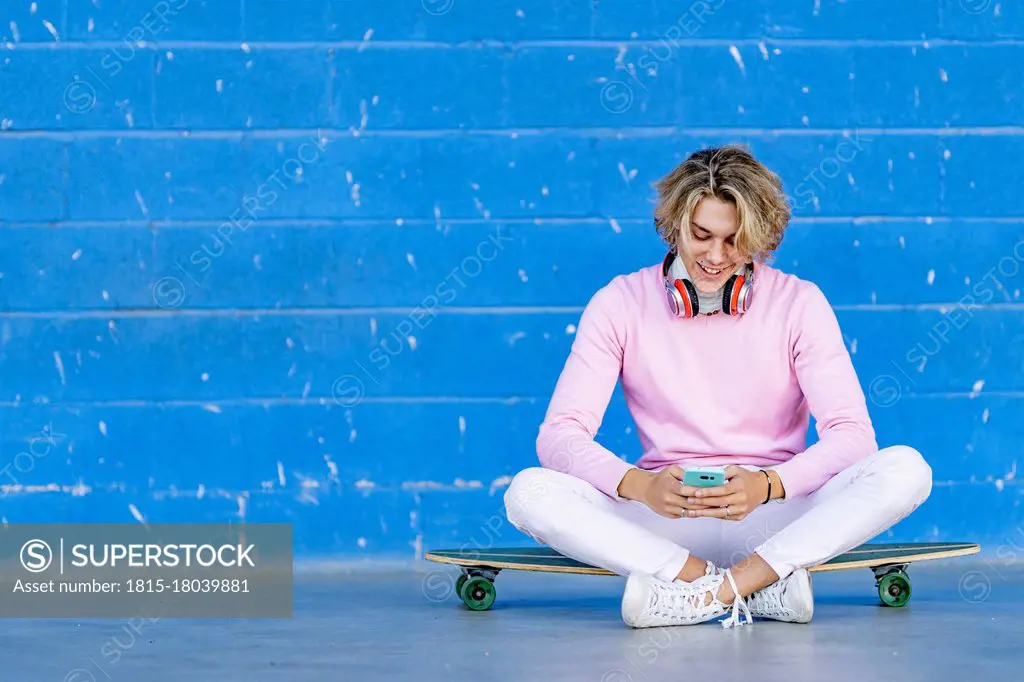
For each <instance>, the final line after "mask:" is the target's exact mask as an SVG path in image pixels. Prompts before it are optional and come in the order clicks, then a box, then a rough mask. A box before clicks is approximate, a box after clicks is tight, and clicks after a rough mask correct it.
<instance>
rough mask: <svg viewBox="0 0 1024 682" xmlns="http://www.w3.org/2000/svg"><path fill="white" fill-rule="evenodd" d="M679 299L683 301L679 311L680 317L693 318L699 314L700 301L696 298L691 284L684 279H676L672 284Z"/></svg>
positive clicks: (695, 292)
mask: <svg viewBox="0 0 1024 682" xmlns="http://www.w3.org/2000/svg"><path fill="white" fill-rule="evenodd" d="M673 284H674V285H675V288H676V291H678V292H679V297H680V298H681V299H682V300H683V308H682V310H681V311H680V314H681V316H682V317H694V316H696V315H697V314H698V313H699V312H700V300H699V299H698V298H697V290H696V289H695V288H694V287H693V283H692V282H690V281H689V280H686V279H677V280H675V282H673Z"/></svg>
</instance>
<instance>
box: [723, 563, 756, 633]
mask: <svg viewBox="0 0 1024 682" xmlns="http://www.w3.org/2000/svg"><path fill="white" fill-rule="evenodd" d="M725 577H726V578H728V579H729V585H730V586H731V587H732V593H733V600H732V615H731V616H729V617H728V618H727V619H725V620H723V621H722V627H723V628H727V629H728V628H731V627H740V626H742V625H750V626H753V625H754V618H753V616H751V615H750V609H749V608H748V607H747V601H746V600H745V599H744V598H743V597H741V596H740V590H739V588H738V587H736V581H735V580H733V577H732V571H731V570H729V569H726V571H725ZM741 609H742V610H743V612H744V613H745V614H746V615H747V622H746V623H744V622H743V621H742V620H740V610H741Z"/></svg>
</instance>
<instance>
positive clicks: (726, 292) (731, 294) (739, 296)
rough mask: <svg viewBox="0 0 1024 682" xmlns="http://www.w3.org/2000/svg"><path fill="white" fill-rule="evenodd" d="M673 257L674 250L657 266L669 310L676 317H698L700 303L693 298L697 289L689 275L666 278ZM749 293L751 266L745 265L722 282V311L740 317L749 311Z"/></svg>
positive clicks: (751, 284) (750, 294) (674, 256)
mask: <svg viewBox="0 0 1024 682" xmlns="http://www.w3.org/2000/svg"><path fill="white" fill-rule="evenodd" d="M677 257H678V256H677V254H676V251H675V249H672V250H670V251H669V252H668V254H666V255H665V260H663V261H662V263H661V278H662V281H663V282H664V285H665V295H666V298H667V299H668V305H669V309H670V310H671V311H672V314H673V315H675V316H676V317H685V318H691V317H696V316H697V315H699V314H700V300H699V298H698V296H697V288H696V287H695V286H693V282H691V281H690V279H689V274H687V275H686V276H685V277H683V278H678V279H670V278H669V275H668V272H669V270H670V269H671V267H672V262H673V261H674V260H675V258H677ZM684 272H685V268H684ZM748 273H749V277H748V276H747V275H748ZM753 294H754V264H753V263H747V264H746V265H744V266H743V269H742V270H741V271H740V272H737V273H734V274H733V275H732V277H730V278H729V279H728V280H726V282H725V286H724V287H723V288H722V312H724V313H725V314H726V315H737V316H738V315H742V314H744V313H745V312H747V310H749V309H750V301H751V299H752V298H753ZM708 314H714V313H708Z"/></svg>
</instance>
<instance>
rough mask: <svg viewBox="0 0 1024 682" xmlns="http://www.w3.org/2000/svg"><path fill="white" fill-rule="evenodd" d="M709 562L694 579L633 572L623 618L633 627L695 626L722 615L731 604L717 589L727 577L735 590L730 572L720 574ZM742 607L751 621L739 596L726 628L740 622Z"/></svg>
mask: <svg viewBox="0 0 1024 682" xmlns="http://www.w3.org/2000/svg"><path fill="white" fill-rule="evenodd" d="M713 570H716V569H714V567H713V566H712V565H711V564H710V563H709V564H708V571H707V573H706V574H705V575H703V576H701V577H700V578H697V579H696V580H694V581H693V582H684V581H682V580H674V581H672V582H665V581H664V580H659V579H658V578H655V577H654V576H650V575H642V574H632V575H630V576H629V578H628V579H627V580H626V589H625V590H624V591H623V593H622V620H623V621H624V622H625V623H626V625H628V626H630V627H633V628H651V627H662V626H666V625H696V624H697V623H704V622H707V621H709V620H714V619H715V618H718V617H719V616H722V615H723V614H725V613H726V612H727V611H728V610H729V605H728V604H724V603H722V602H721V601H720V600H719V599H718V596H717V595H718V590H719V588H721V587H722V583H723V582H725V580H726V579H728V580H729V583H730V584H731V585H732V586H733V590H734V591H735V590H736V585H735V583H734V582H733V579H732V574H731V573H730V572H729V571H725V572H724V573H718V572H717V571H716V572H714V573H712V572H711V571H713ZM741 607H742V608H743V609H744V611H745V612H746V613H747V621H748V622H750V620H751V617H750V612H749V610H747V608H746V604H745V603H744V600H743V599H741V598H737V599H736V600H735V602H734V604H733V607H732V608H733V616H732V618H730V619H729V620H728V621H726V622H723V623H722V625H723V627H730V626H732V625H738V624H739V625H741V624H742V623H740V621H739V614H738V609H739V608H741Z"/></svg>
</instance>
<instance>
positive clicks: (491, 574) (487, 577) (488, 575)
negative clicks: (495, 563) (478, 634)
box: [455, 567, 501, 611]
mask: <svg viewBox="0 0 1024 682" xmlns="http://www.w3.org/2000/svg"><path fill="white" fill-rule="evenodd" d="M499 573H501V569H500V568H468V567H462V575H460V576H459V579H458V580H456V581H455V594H457V595H459V598H460V599H462V603H464V604H465V605H466V606H467V607H469V608H470V609H471V610H473V611H486V610H487V609H489V608H491V606H492V605H493V604H494V599H495V597H497V590H495V589H494V579H495V578H497V577H498V574H499Z"/></svg>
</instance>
